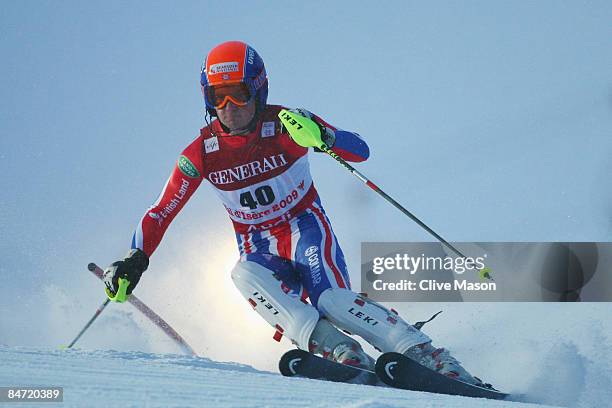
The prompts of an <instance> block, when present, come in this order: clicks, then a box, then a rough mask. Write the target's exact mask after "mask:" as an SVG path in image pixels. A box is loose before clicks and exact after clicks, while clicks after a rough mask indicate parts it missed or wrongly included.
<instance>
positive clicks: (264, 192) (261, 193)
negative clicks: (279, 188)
mask: <svg viewBox="0 0 612 408" xmlns="http://www.w3.org/2000/svg"><path fill="white" fill-rule="evenodd" d="M274 198H275V197H274V191H272V187H270V186H261V187H258V188H256V189H255V197H253V194H251V192H250V191H245V192H244V193H242V194H240V204H241V205H242V206H243V207H249V208H250V209H251V210H254V209H256V208H257V204H259V205H268V204H271V203H272V202H273V201H274Z"/></svg>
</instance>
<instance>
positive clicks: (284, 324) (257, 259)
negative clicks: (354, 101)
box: [232, 254, 319, 350]
mask: <svg viewBox="0 0 612 408" xmlns="http://www.w3.org/2000/svg"><path fill="white" fill-rule="evenodd" d="M291 272H293V266H292V265H291V263H290V262H287V261H286V260H284V259H282V258H279V257H276V256H273V255H262V254H251V255H248V256H247V257H243V258H241V261H239V262H238V263H237V264H236V266H235V267H234V269H233V270H232V280H233V281H234V284H235V285H236V287H237V288H238V290H239V291H240V293H242V296H244V297H245V299H247V300H248V302H249V303H250V304H251V306H253V308H254V309H255V311H257V313H259V315H260V316H261V317H263V318H264V319H265V320H266V321H267V322H268V323H269V324H270V325H271V326H272V327H274V328H276V330H277V332H280V333H282V334H283V335H285V336H287V337H288V338H289V339H291V341H293V342H294V343H295V344H297V346H298V347H299V348H301V349H303V350H308V344H309V340H310V336H311V334H312V332H313V331H314V329H315V326H316V325H317V322H318V321H319V312H318V311H317V310H316V309H315V308H314V307H312V305H309V304H306V303H304V302H303V301H302V300H301V298H300V292H301V288H300V286H301V284H300V283H299V282H297V284H296V282H294V281H292V279H290V277H289V278H288V276H290V273H291ZM283 276H284V277H285V279H284V280H283Z"/></svg>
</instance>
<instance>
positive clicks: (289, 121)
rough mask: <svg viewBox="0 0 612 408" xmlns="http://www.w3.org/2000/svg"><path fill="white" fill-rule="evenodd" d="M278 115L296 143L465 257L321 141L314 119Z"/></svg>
mask: <svg viewBox="0 0 612 408" xmlns="http://www.w3.org/2000/svg"><path fill="white" fill-rule="evenodd" d="M278 117H279V118H280V120H281V123H282V124H283V125H284V126H285V127H286V128H287V130H288V131H289V133H290V135H291V137H292V138H293V140H294V141H296V143H298V144H299V145H300V146H303V147H312V146H316V147H317V148H319V149H320V150H321V151H323V152H325V153H327V154H328V155H330V156H331V157H332V158H334V159H335V160H336V161H337V162H338V163H340V164H341V165H342V166H343V167H344V168H346V169H347V170H348V171H350V172H351V173H352V174H353V175H354V176H355V177H357V178H358V179H359V180H361V181H362V182H363V183H365V184H366V185H367V186H368V187H370V188H371V189H372V190H374V191H376V192H377V193H378V194H380V196H382V197H383V198H384V199H385V200H387V202H389V203H391V204H392V205H393V206H394V207H395V208H397V209H398V210H400V211H401V212H402V213H404V214H405V215H407V216H408V217H410V219H411V220H412V221H414V222H416V223H417V224H418V225H419V226H420V227H421V228H423V229H424V230H425V231H427V232H429V233H430V234H431V235H433V236H434V237H435V238H436V239H437V240H438V241H440V242H441V243H442V244H444V245H445V246H446V247H447V248H448V249H450V250H451V251H453V252H454V253H455V254H457V255H459V256H460V257H462V258H467V257H466V256H465V255H464V254H463V253H462V252H461V251H459V250H458V249H457V248H455V247H454V246H453V245H451V244H450V243H449V242H448V241H447V240H445V239H444V238H442V236H440V235H439V234H438V233H436V232H435V231H434V230H432V229H431V228H429V226H428V225H427V224H425V223H424V222H423V221H421V220H420V219H418V218H417V217H416V215H414V214H412V213H411V212H410V211H408V210H407V209H406V208H404V207H403V206H402V205H401V204H400V203H398V202H397V201H395V200H394V199H393V198H392V197H391V196H389V195H388V194H387V193H385V192H384V191H383V190H381V189H380V187H378V186H377V185H376V184H374V183H373V182H371V181H370V180H369V179H368V178H367V177H366V176H364V175H363V174H361V173H360V172H359V171H357V169H355V168H354V167H353V166H351V165H350V164H348V163H347V162H346V160H344V159H343V158H342V157H340V156H338V155H337V154H336V153H335V152H334V151H333V150H332V149H331V148H329V147H327V145H326V144H325V143H324V142H322V141H321V137H320V134H321V129H320V128H319V125H318V124H317V123H316V122H315V121H313V120H312V119H310V118H307V117H305V116H304V115H302V114H300V113H295V112H292V111H288V110H286V109H282V110H281V111H280V112H279V114H278ZM489 272H490V269H489V268H483V269H482V270H480V271H479V275H480V277H481V278H487V279H492V277H491V274H490V273H489Z"/></svg>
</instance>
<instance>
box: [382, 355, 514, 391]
mask: <svg viewBox="0 0 612 408" xmlns="http://www.w3.org/2000/svg"><path fill="white" fill-rule="evenodd" d="M376 374H377V375H378V378H380V380H381V381H382V382H384V383H385V384H387V385H390V386H391V387H395V388H401V389H405V390H411V391H425V392H433V393H437V394H449V395H462V396H465V397H475V398H489V399H506V398H507V397H508V394H506V393H503V392H501V391H498V390H496V389H494V388H493V387H484V386H477V385H473V384H468V383H465V382H462V381H459V380H455V379H451V378H449V377H446V376H444V375H442V374H440V373H437V372H435V371H433V370H430V369H429V368H427V367H424V366H422V365H420V364H418V363H417V362H415V361H413V360H411V359H409V358H408V357H406V356H404V355H403V354H400V353H384V354H382V355H381V356H380V357H378V360H376Z"/></svg>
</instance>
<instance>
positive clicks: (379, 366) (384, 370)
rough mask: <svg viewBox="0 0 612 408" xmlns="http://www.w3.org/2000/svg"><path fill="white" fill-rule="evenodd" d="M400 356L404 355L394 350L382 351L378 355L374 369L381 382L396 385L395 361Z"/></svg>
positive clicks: (399, 358)
mask: <svg viewBox="0 0 612 408" xmlns="http://www.w3.org/2000/svg"><path fill="white" fill-rule="evenodd" d="M402 357H404V356H403V355H402V354H400V353H394V352H390V353H383V354H382V355H381V356H380V357H378V359H377V360H376V366H375V371H376V374H377V375H378V378H380V380H381V381H382V382H384V383H385V384H387V385H390V386H391V387H397V386H398V382H397V381H396V369H397V364H398V363H397V362H398V361H399V360H401V358H402Z"/></svg>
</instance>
